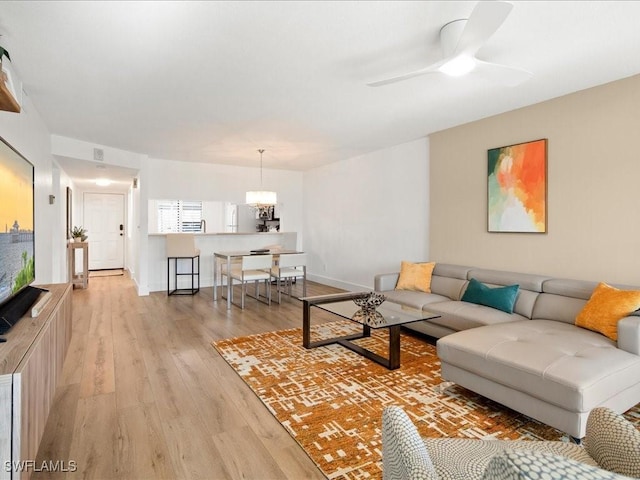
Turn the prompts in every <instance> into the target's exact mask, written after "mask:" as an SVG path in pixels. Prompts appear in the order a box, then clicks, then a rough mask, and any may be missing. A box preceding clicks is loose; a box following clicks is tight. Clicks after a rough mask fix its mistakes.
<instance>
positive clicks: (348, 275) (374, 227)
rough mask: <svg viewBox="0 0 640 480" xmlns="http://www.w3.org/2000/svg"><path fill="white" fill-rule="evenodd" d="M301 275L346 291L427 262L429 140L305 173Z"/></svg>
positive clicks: (368, 284) (367, 285)
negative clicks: (305, 260)
mask: <svg viewBox="0 0 640 480" xmlns="http://www.w3.org/2000/svg"><path fill="white" fill-rule="evenodd" d="M304 205H305V209H304V228H303V233H304V250H305V251H306V252H308V253H309V266H308V269H307V271H308V275H309V278H310V279H312V280H316V281H319V282H322V283H326V284H329V285H334V286H336V287H341V288H347V289H354V290H357V289H362V288H373V278H374V275H375V274H377V273H384V272H394V271H399V269H400V262H401V261H402V260H409V261H424V260H427V259H428V258H429V244H428V234H429V232H428V225H429V141H428V139H426V138H424V139H419V140H415V141H412V142H408V143H404V144H401V145H397V146H394V147H391V148H387V149H384V150H379V151H376V152H373V153H370V154H367V155H362V156H359V157H354V158H351V159H348V160H344V161H341V162H336V163H333V164H330V165H326V166H322V167H319V168H316V169H313V170H311V171H308V172H305V174H304Z"/></svg>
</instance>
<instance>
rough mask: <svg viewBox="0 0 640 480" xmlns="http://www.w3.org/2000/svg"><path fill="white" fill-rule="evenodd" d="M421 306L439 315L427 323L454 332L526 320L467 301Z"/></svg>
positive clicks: (516, 315) (519, 316) (513, 314)
mask: <svg viewBox="0 0 640 480" xmlns="http://www.w3.org/2000/svg"><path fill="white" fill-rule="evenodd" d="M422 308H423V310H427V311H429V312H432V313H437V314H438V315H440V317H439V318H434V319H431V320H428V322H429V323H434V324H436V325H441V326H443V327H446V328H450V329H451V330H454V331H456V332H458V331H460V330H467V329H469V328H476V327H483V326H485V325H493V324H496V323H500V324H502V323H507V322H517V321H522V320H526V318H525V317H523V316H522V315H518V314H517V313H506V312H503V311H500V310H496V309H495V308H491V307H485V306H484V305H478V304H475V303H468V302H456V301H445V302H437V303H431V304H428V305H424V306H423V307H422Z"/></svg>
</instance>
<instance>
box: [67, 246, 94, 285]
mask: <svg viewBox="0 0 640 480" xmlns="http://www.w3.org/2000/svg"><path fill="white" fill-rule="evenodd" d="M68 247H69V261H68V262H67V263H68V265H69V281H70V282H71V284H72V285H73V286H74V287H75V286H76V285H80V286H81V287H82V288H87V287H88V286H89V243H87V242H70V243H69V245H68ZM78 248H79V249H81V251H82V272H76V270H77V269H76V250H77V249H78Z"/></svg>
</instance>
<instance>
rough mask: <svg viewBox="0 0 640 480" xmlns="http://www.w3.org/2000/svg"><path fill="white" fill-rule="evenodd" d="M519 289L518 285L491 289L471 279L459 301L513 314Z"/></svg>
mask: <svg viewBox="0 0 640 480" xmlns="http://www.w3.org/2000/svg"><path fill="white" fill-rule="evenodd" d="M519 289H520V285H509V286H508V287H496V288H491V287H488V286H486V285H485V284H484V283H481V282H479V281H478V280H476V279H475V278H472V279H471V280H469V285H467V289H466V290H465V292H464V295H462V299H461V300H462V301H463V302H469V303H476V304H478V305H484V306H486V307H491V308H496V309H498V310H502V311H503V312H507V313H513V306H514V305H515V303H516V298H518V290H519Z"/></svg>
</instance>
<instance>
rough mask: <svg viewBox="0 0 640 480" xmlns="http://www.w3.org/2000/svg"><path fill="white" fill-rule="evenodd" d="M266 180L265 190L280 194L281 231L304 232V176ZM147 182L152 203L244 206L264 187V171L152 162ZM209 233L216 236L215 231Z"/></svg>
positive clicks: (268, 174)
mask: <svg viewBox="0 0 640 480" xmlns="http://www.w3.org/2000/svg"><path fill="white" fill-rule="evenodd" d="M263 178H264V188H265V189H268V190H275V192H276V193H277V194H278V212H280V213H279V215H280V217H281V219H282V220H281V226H280V231H282V232H300V231H301V230H302V225H303V208H302V207H303V205H302V204H303V202H302V198H303V197H302V172H298V171H292V170H273V169H264V171H263ZM145 179H146V181H147V183H148V187H149V191H148V195H149V196H148V198H149V199H156V200H158V199H176V200H177V199H179V200H202V201H227V202H231V203H239V204H243V203H244V202H245V193H246V191H247V190H255V189H256V188H258V187H259V186H260V169H259V168H254V167H237V166H233V165H219V164H208V163H193V162H180V161H175V160H158V159H151V160H150V167H149V169H148V171H147V172H146V174H145ZM208 231H209V232H212V230H211V229H208ZM298 241H300V239H299V240H298Z"/></svg>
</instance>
